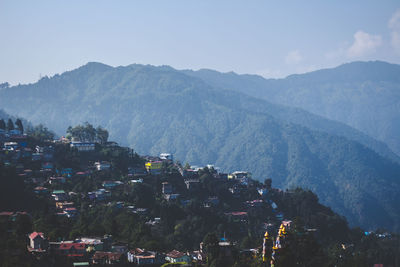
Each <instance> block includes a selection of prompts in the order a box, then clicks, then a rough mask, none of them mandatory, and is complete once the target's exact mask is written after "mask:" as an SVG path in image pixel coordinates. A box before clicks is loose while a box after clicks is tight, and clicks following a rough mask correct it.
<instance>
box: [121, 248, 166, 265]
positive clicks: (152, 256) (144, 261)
mask: <svg viewBox="0 0 400 267" xmlns="http://www.w3.org/2000/svg"><path fill="white" fill-rule="evenodd" d="M127 256H128V262H130V263H134V264H136V265H138V266H141V265H151V264H154V265H156V264H157V265H161V264H164V263H165V256H163V255H162V254H160V253H158V252H154V251H149V250H144V249H141V248H135V249H133V250H130V251H128V253H127Z"/></svg>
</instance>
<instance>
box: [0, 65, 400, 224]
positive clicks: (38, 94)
mask: <svg viewBox="0 0 400 267" xmlns="http://www.w3.org/2000/svg"><path fill="white" fill-rule="evenodd" d="M0 106H1V107H2V108H4V109H5V110H6V111H7V112H9V113H12V114H16V115H18V116H22V117H25V118H27V119H29V120H30V121H32V122H33V123H45V124H46V125H47V126H49V127H50V128H52V129H55V130H56V131H57V132H58V133H60V134H62V133H64V132H65V129H66V128H67V127H68V126H69V125H75V124H77V123H81V122H84V121H89V122H90V123H92V124H95V125H102V126H103V127H106V128H107V129H109V131H110V134H111V138H112V139H114V140H116V141H118V142H120V143H122V144H128V145H130V146H131V147H133V148H134V149H135V150H136V151H137V152H139V153H141V154H158V153H160V152H170V153H173V154H174V156H175V158H176V159H179V160H181V161H182V162H190V163H192V164H199V165H200V164H201V165H204V164H207V163H215V164H216V165H217V166H220V167H222V168H223V169H224V170H229V171H234V170H238V169H244V170H249V171H252V172H253V177H254V178H256V179H259V180H263V179H265V178H266V177H271V178H272V179H273V181H274V185H275V186H279V187H281V188H286V187H292V186H302V187H305V188H309V189H312V190H313V191H315V192H316V193H317V194H318V196H319V198H320V199H321V201H322V203H324V204H326V205H329V206H331V207H333V209H334V210H335V211H337V212H339V213H340V214H343V215H345V216H346V217H347V218H348V220H349V221H350V223H352V224H358V225H362V226H364V227H366V228H367V229H374V228H377V227H386V228H388V229H393V230H397V231H398V230H399V226H400V218H399V214H400V210H399V209H400V208H399V207H398V206H397V203H399V201H400V195H399V194H398V193H399V192H400V182H399V179H398V178H399V177H398V176H399V174H400V166H399V165H398V164H397V163H393V162H391V161H390V160H387V159H386V158H384V157H382V156H380V155H379V154H377V153H376V152H374V151H373V150H371V149H369V148H367V147H365V146H364V145H361V144H359V143H358V142H355V141H349V140H348V139H347V138H344V137H338V136H334V135H330V134H328V133H323V132H319V131H314V130H310V129H308V128H306V127H303V126H301V125H297V124H293V123H291V122H290V121H293V120H294V119H291V120H290V119H289V118H290V116H293V118H295V117H296V116H298V118H297V119H296V120H298V121H299V122H301V121H310V120H307V117H305V116H302V114H305V112H304V111H298V113H297V115H296V113H294V112H291V111H290V109H285V108H284V107H281V106H276V105H271V104H269V103H268V102H266V101H262V100H257V99H254V98H252V97H247V96H245V95H243V94H240V93H237V92H232V91H228V90H226V91H225V90H217V89H215V88H213V87H211V86H210V85H208V84H207V83H205V82H204V81H202V80H200V79H197V78H193V77H191V76H188V75H186V74H184V73H182V72H179V71H176V70H174V69H172V68H170V67H153V66H143V65H130V66H127V67H118V68H112V67H110V66H107V65H103V64H100V63H89V64H87V65H85V66H82V67H81V68H79V69H76V70H73V71H70V72H66V73H63V74H62V75H56V76H54V77H52V78H47V77H46V78H43V79H41V80H40V81H39V82H38V83H35V84H29V85H21V86H16V87H11V88H7V89H3V90H1V91H0ZM292 110H293V109H292ZM309 116H311V117H312V118H313V119H314V118H315V120H316V121H317V122H321V121H323V119H322V118H320V117H316V116H314V117H313V116H312V115H309ZM323 122H324V123H325V121H323ZM308 123H310V122H308ZM321 124H322V123H321ZM326 125H333V124H332V122H329V121H328V122H326ZM315 128H317V127H315Z"/></svg>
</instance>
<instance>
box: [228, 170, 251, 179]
mask: <svg viewBox="0 0 400 267" xmlns="http://www.w3.org/2000/svg"><path fill="white" fill-rule="evenodd" d="M242 178H251V173H250V172H245V171H235V172H233V173H231V174H229V175H228V179H242Z"/></svg>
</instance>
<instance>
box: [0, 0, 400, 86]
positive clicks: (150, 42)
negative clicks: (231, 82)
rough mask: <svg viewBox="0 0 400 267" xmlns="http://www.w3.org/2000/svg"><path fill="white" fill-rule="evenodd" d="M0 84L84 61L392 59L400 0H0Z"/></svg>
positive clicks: (398, 53) (235, 65) (251, 69)
mask: <svg viewBox="0 0 400 267" xmlns="http://www.w3.org/2000/svg"><path fill="white" fill-rule="evenodd" d="M0 36H1V39H0V83H1V82H6V81H8V82H10V83H11V84H17V83H27V82H35V81H37V80H38V79H39V76H40V75H49V76H50V75H54V74H55V73H61V72H64V71H66V70H71V69H74V68H77V67H79V66H80V65H83V64H85V63H87V62H89V61H99V62H103V63H105V64H109V65H112V66H119V65H128V64H132V63H142V64H153V65H171V66H172V67H174V68H178V69H186V68H190V69H199V68H211V69H216V70H219V71H224V72H226V71H235V72H238V73H256V74H261V75H263V76H264V77H268V78H269V77H283V76H285V75H288V74H292V73H302V72H306V71H310V70H314V69H318V68H324V67H332V66H336V65H339V64H341V63H344V62H349V61H355V60H385V61H389V62H392V63H400V1H399V0H396V1H377V0H375V1H366V0H360V1H324V0H320V1H267V0H264V1H256V0H252V1H245V0H243V1H233V0H230V1H223V0H218V1H216V0H212V1H207V0H198V1H191V0H181V1H175V0H163V1H152V0H143V1H118V0H112V1H111V0H110V1H100V0H93V1H84V0H77V1H74V0H68V1H54V0H51V1H40V0H35V1H33V0H27V1H18V0H10V1H4V0H0Z"/></svg>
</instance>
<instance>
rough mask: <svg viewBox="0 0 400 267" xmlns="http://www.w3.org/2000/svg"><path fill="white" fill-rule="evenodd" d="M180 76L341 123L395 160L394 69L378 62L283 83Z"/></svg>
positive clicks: (399, 102) (398, 148)
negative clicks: (386, 150) (381, 146)
mask: <svg viewBox="0 0 400 267" xmlns="http://www.w3.org/2000/svg"><path fill="white" fill-rule="evenodd" d="M185 73H187V74H189V75H193V76H195V77H199V78H201V79H203V80H204V81H206V82H207V83H209V84H210V85H212V86H215V87H219V88H224V89H230V90H235V91H238V92H242V93H245V94H248V95H251V96H255V97H259V98H263V99H266V100H268V101H270V102H272V103H277V104H282V105H286V106H291V107H299V108H302V109H304V110H307V111H309V112H311V113H313V114H317V115H320V116H323V117H325V118H329V119H332V120H336V121H340V122H343V123H345V124H347V125H349V126H352V127H354V128H355V129H358V130H360V131H362V132H364V133H366V134H368V135H369V136H371V137H373V138H375V139H377V140H380V141H383V142H385V143H386V144H387V145H388V146H389V147H390V149H391V150H392V151H394V152H395V153H397V154H398V155H400V139H399V136H400V66H399V65H396V64H390V63H386V62H382V61H374V62H353V63H348V64H344V65H341V66H339V67H336V68H333V69H324V70H318V71H314V72H310V73H306V74H301V75H291V76H288V77H287V78H285V79H264V78H262V77H261V76H257V75H237V74H235V73H219V72H216V71H212V70H199V71H195V72H193V71H185Z"/></svg>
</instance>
